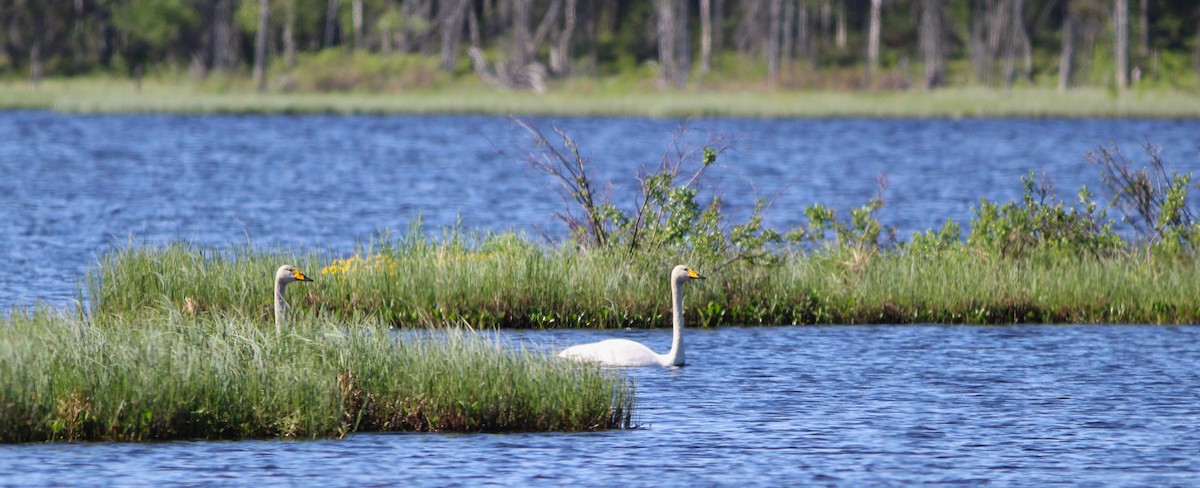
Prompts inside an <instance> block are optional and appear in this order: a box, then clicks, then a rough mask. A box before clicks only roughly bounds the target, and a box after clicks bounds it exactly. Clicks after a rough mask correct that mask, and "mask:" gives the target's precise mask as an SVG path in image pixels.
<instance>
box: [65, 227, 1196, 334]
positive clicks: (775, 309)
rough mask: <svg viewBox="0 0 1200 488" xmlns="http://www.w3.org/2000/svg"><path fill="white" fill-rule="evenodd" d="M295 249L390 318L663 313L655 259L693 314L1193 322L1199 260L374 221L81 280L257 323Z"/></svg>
mask: <svg viewBox="0 0 1200 488" xmlns="http://www.w3.org/2000/svg"><path fill="white" fill-rule="evenodd" d="M414 232H415V231H414ZM293 261H295V262H294V263H293V264H297V265H299V266H301V268H302V269H304V270H305V271H306V272H307V273H308V274H309V275H310V276H313V277H315V278H316V280H317V281H316V282H315V283H304V284H300V285H292V286H291V287H289V289H288V302H289V303H290V304H291V305H292V307H293V309H294V312H296V313H298V314H299V315H301V316H315V317H337V318H339V319H342V320H357V319H359V318H362V317H364V316H365V317H371V318H373V319H375V320H379V321H380V322H382V323H386V324H388V325H391V326H397V327H438V326H445V325H454V324H464V323H465V324H469V325H471V326H475V327H484V328H486V327H509V328H512V327H517V328H563V327H566V328H575V327H590V328H619V327H633V328H642V327H668V326H670V320H669V317H670V316H669V311H670V299H669V298H670V296H669V288H668V286H667V277H666V275H667V272H668V271H669V270H670V269H671V267H672V266H674V265H675V264H680V263H686V264H689V265H691V266H694V267H696V268H697V269H699V270H701V271H703V272H705V273H706V274H707V275H708V277H709V279H708V280H706V281H704V282H701V283H692V284H690V285H689V286H688V287H687V289H686V292H685V306H684V308H685V315H686V318H687V320H688V322H689V324H691V325H693V326H708V327H711V326H721V325H759V324H763V325H779V324H813V323H849V324H862V323H926V322H935V323H983V324H996V323H1015V322H1039V323H1111V322H1122V323H1130V322H1137V323H1196V322H1200V306H1198V305H1197V304H1196V302H1195V300H1194V298H1195V297H1196V296H1200V269H1198V267H1197V264H1196V262H1195V261H1194V260H1190V259H1176V260H1149V261H1147V260H1145V259H1142V258H1139V257H1137V255H1136V254H1129V255H1125V254H1120V255H1115V256H1112V257H1108V258H1103V259H1098V258H1091V257H1062V256H1055V257H1054V258H1053V259H1049V258H1044V257H1039V256H1036V255H1035V256H1031V257H1028V258H1020V259H1015V258H998V257H996V256H993V255H989V254H985V253H980V252H977V251H975V250H972V249H970V248H967V247H965V246H962V247H956V248H953V249H951V250H946V251H939V252H933V253H928V252H920V253H918V252H905V251H904V250H892V251H883V252H875V253H869V254H862V253H858V252H855V251H854V250H853V249H848V248H836V247H830V248H824V249H820V250H814V251H804V252H801V251H789V252H786V253H783V254H781V255H780V256H779V259H778V261H777V262H775V263H773V264H769V265H753V264H749V263H746V262H742V261H739V262H734V263H733V264H730V265H728V266H725V267H720V266H721V264H719V263H708V262H703V261H701V260H699V259H697V258H689V257H687V256H682V257H680V256H671V255H666V254H664V255H649V254H636V255H633V256H630V255H625V254H622V253H612V252H606V251H602V250H594V251H580V250H577V249H572V248H565V247H563V248H558V247H549V246H544V245H540V244H536V243H533V242H531V241H529V240H528V239H526V238H524V237H522V236H520V235H516V234H499V235H485V236H477V237H471V238H468V237H464V236H461V235H458V236H454V235H450V236H446V237H443V238H442V239H441V240H435V239H432V238H428V237H425V236H422V235H418V234H413V233H410V234H408V235H405V236H403V237H401V238H398V239H395V238H391V237H387V236H384V237H381V238H379V239H377V240H376V241H375V242H374V243H372V244H370V245H368V246H364V247H363V248H361V249H360V250H359V251H358V252H357V253H356V254H354V255H352V256H347V257H335V256H318V255H315V254H307V255H295V254H285V253H273V252H269V251H255V250H251V249H242V250H228V251H217V250H213V249H206V248H201V247H197V246H194V245H190V244H166V245H136V244H135V245H131V246H130V247H127V248H124V249H120V250H117V251H114V253H113V254H110V255H108V256H106V257H104V258H103V259H102V260H101V265H100V267H99V268H97V269H96V270H94V271H93V272H92V273H91V274H90V275H89V278H88V282H89V283H90V288H89V291H88V293H87V295H88V296H89V297H90V298H91V300H92V314H93V315H95V316H98V317H105V316H118V317H137V316H143V315H151V316H154V315H158V316H161V315H175V314H177V315H184V316H194V315H205V314H217V315H221V314H242V315H245V316H249V317H255V318H257V319H259V321H260V322H261V324H263V325H264V326H266V325H269V324H270V313H271V311H270V309H269V304H270V303H271V302H270V293H271V283H270V277H271V276H272V274H271V270H272V269H274V267H275V266H277V265H278V263H281V262H289V263H292V262H293Z"/></svg>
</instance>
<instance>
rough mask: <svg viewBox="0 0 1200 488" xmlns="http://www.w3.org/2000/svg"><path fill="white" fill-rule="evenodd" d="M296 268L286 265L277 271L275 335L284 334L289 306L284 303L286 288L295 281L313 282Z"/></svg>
mask: <svg viewBox="0 0 1200 488" xmlns="http://www.w3.org/2000/svg"><path fill="white" fill-rule="evenodd" d="M312 280H313V279H312V278H309V277H308V276H305V275H304V273H303V272H301V271H300V270H298V269H296V267H295V266H292V265H290V264H285V265H283V266H280V267H279V269H278V270H276V271H275V333H277V334H281V333H283V322H284V311H285V310H286V309H287V304H286V303H284V301H283V292H284V288H286V287H287V284H288V283H291V282H293V281H312Z"/></svg>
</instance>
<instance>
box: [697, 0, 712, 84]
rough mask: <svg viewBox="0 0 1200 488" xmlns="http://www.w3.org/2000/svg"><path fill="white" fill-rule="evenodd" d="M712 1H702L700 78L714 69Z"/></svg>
mask: <svg viewBox="0 0 1200 488" xmlns="http://www.w3.org/2000/svg"><path fill="white" fill-rule="evenodd" d="M712 30H713V29H712V0H700V76H701V77H703V76H704V75H705V74H706V73H708V70H709V69H710V68H712V41H713V32H712Z"/></svg>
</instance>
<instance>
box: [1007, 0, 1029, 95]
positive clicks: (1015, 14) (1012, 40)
mask: <svg viewBox="0 0 1200 488" xmlns="http://www.w3.org/2000/svg"><path fill="white" fill-rule="evenodd" d="M1024 2H1025V0H1012V3H1011V4H1010V5H1011V6H1012V15H1011V17H1010V20H1009V35H1008V36H1007V37H1008V40H1007V45H1006V46H1005V47H1006V49H1005V52H1004V87H1005V88H1012V85H1013V78H1014V77H1015V72H1016V59H1015V58H1016V50H1017V49H1018V48H1020V49H1021V56H1022V60H1023V61H1024V66H1025V70H1024V71H1025V74H1026V77H1028V75H1029V70H1030V69H1031V66H1030V65H1031V63H1032V61H1031V60H1030V57H1031V54H1030V53H1029V51H1030V50H1029V37H1028V36H1027V35H1026V34H1025V17H1024V15H1025V14H1024V6H1023V4H1024Z"/></svg>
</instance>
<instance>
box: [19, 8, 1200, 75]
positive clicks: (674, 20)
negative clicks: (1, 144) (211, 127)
mask: <svg viewBox="0 0 1200 488" xmlns="http://www.w3.org/2000/svg"><path fill="white" fill-rule="evenodd" d="M1198 31H1200V6H1197V4H1196V2H1194V1H1191V0H961V1H952V0H751V1H743V2H737V1H728V0H607V1H606V0H583V1H580V0H45V1H43V0H4V1H2V2H0V78H4V79H9V80H19V79H28V80H29V81H30V82H32V83H35V84H36V83H38V82H40V81H41V80H43V79H45V78H50V77H78V76H89V75H105V76H118V77H133V78H135V79H138V80H140V79H141V78H142V77H143V76H158V77H164V78H168V79H196V80H204V79H210V78H213V77H217V78H226V79H246V80H253V84H254V85H253V86H256V87H257V89H259V90H271V91H284V92H286V91H355V90H363V91H381V92H397V91H403V90H411V89H419V88H430V87H436V86H439V85H444V84H446V83H448V82H452V81H455V80H460V81H461V80H470V81H472V82H479V83H482V84H485V85H491V86H497V87H504V88H507V89H515V90H532V91H535V92H541V91H545V90H546V89H547V86H553V84H554V83H559V82H570V81H571V80H578V79H586V78H592V79H618V80H620V79H650V80H654V81H655V83H656V85H657V87H659V88H660V89H673V88H696V87H703V88H715V89H722V88H725V89H730V88H732V89H743V88H753V89H763V88H766V89H785V90H851V91H852V90H864V89H871V90H907V89H923V90H932V89H937V88H938V87H943V86H984V87H998V88H1011V87H1013V86H1039V87H1057V89H1058V90H1060V91H1061V90H1069V89H1071V88H1073V87H1080V86H1089V87H1105V88H1108V89H1110V90H1123V89H1127V88H1131V87H1151V88H1165V89H1170V90H1192V89H1196V88H1197V87H1200V82H1198V75H1197V73H1200V37H1198Z"/></svg>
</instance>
